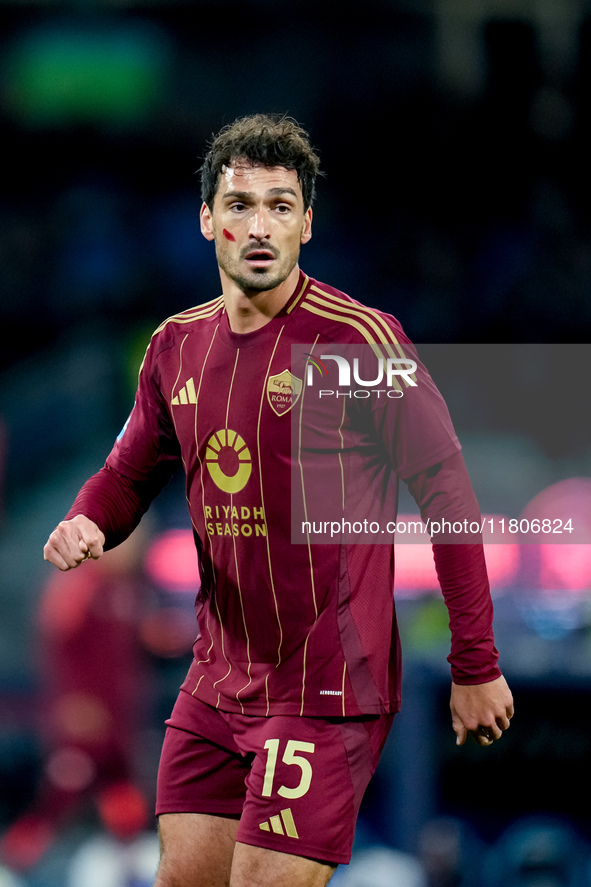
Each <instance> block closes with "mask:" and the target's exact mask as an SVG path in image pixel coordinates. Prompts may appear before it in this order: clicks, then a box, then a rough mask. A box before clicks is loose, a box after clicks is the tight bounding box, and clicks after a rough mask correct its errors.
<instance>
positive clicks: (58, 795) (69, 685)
mask: <svg viewBox="0 0 591 887" xmlns="http://www.w3.org/2000/svg"><path fill="white" fill-rule="evenodd" d="M144 544H145V533H144V532H143V531H142V530H140V531H138V532H136V533H134V534H133V535H131V536H130V537H129V539H127V540H126V541H125V542H124V543H123V544H122V545H120V546H119V547H118V548H116V549H114V550H113V551H111V552H109V553H108V554H107V556H106V557H105V558H102V559H101V560H100V562H97V563H96V565H95V568H94V569H92V570H80V571H79V572H77V573H71V574H67V575H64V574H63V573H56V574H55V575H52V576H51V578H50V580H49V581H48V583H47V585H46V586H45V588H44V590H43V593H42V596H41V600H40V605H39V612H38V618H37V635H38V661H37V666H38V672H39V676H40V681H41V687H42V693H43V696H42V699H41V705H40V710H39V724H38V730H39V735H40V739H41V744H42V749H43V762H42V775H41V780H40V784H39V786H38V789H37V793H36V796H35V797H34V799H33V800H32V802H31V804H30V805H29V807H28V809H27V810H26V811H25V812H24V813H23V814H22V815H21V816H20V817H19V818H18V819H17V820H16V822H14V823H13V824H12V826H11V827H10V828H9V829H8V830H7V832H6V833H5V834H4V835H3V836H2V839H1V840H0V854H1V856H2V858H3V859H4V860H5V861H6V862H8V863H9V864H10V865H12V866H13V867H14V868H17V869H28V868H30V867H31V866H34V865H35V864H36V863H37V862H38V861H39V859H40V858H41V857H42V856H43V854H44V853H45V852H46V851H47V850H48V849H49V848H50V847H51V846H52V845H53V844H54V842H55V841H56V840H57V839H58V838H59V837H60V835H61V833H62V831H63V830H64V829H65V828H66V827H67V826H68V825H70V824H71V823H72V822H73V821H74V818H75V817H76V816H80V814H84V815H86V816H89V815H90V816H93V815H94V813H98V818H99V820H100V822H101V824H102V826H103V827H104V828H105V829H106V830H107V831H108V832H109V833H110V834H111V835H113V836H115V837H116V838H118V839H122V840H128V839H130V838H133V837H135V836H136V835H137V834H138V833H139V832H140V831H141V830H142V829H143V828H144V827H146V826H147V824H148V821H149V815H148V798H147V797H146V792H145V791H144V788H143V786H140V785H139V784H138V781H139V780H138V773H137V766H136V761H137V753H138V743H139V735H140V730H141V729H142V727H144V726H145V723H146V710H147V705H148V700H149V695H148V691H149V671H148V668H149V665H148V656H147V654H146V651H145V649H144V647H143V643H142V640H141V631H140V628H141V622H142V618H143V616H144V614H145V612H146V604H147V600H146V598H147V596H146V588H145V585H146V583H145V581H143V578H142V557H143V552H144Z"/></svg>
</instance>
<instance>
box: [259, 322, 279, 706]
mask: <svg viewBox="0 0 591 887" xmlns="http://www.w3.org/2000/svg"><path fill="white" fill-rule="evenodd" d="M284 329H285V324H283V325H282V327H281V329H280V330H279V332H278V333H277V338H276V339H275V344H274V345H273V350H272V351H271V356H270V358H269V363H268V365H267V372H266V373H265V377H264V379H263V386H262V388H261V399H260V402H259V416H258V420H257V457H258V462H259V484H260V490H261V506H262V509H263V514H264V515H266V514H267V509H266V508H265V492H264V490H263V465H262V462H261V418H262V415H263V406H264V404H265V391H266V382H267V379H268V377H269V373H270V372H271V366H272V365H273V358H274V357H275V352H276V351H277V346H278V345H279V340H280V339H281V336H282V334H283V330H284ZM269 530H270V527H269V528H267V534H266V544H267V562H268V564H269V581H270V583H271V592H272V594H273V602H274V604H275V615H276V616H277V627H278V628H279V644H278V646H277V665H276V666H275V667H276V668H278V667H279V666H280V665H281V655H282V650H281V648H282V646H283V626H282V625H281V617H280V615H279V605H278V604H277V592H276V590H275V579H274V577H273V564H272V563H271V542H270V538H269V537H270V532H269ZM265 691H266V694H267V714H268V713H269V704H270V700H269V686H268V682H267V681H265Z"/></svg>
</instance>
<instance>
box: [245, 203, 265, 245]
mask: <svg viewBox="0 0 591 887" xmlns="http://www.w3.org/2000/svg"><path fill="white" fill-rule="evenodd" d="M248 233H249V235H250V236H251V237H254V238H256V239H257V240H264V239H265V238H266V237H269V236H270V231H269V220H268V218H267V213H266V212H265V211H264V210H262V209H259V210H257V211H256V212H254V213H253V214H252V216H251V219H250V227H249V230H248Z"/></svg>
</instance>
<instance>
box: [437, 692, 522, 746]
mask: <svg viewBox="0 0 591 887" xmlns="http://www.w3.org/2000/svg"><path fill="white" fill-rule="evenodd" d="M450 708H451V719H452V725H453V728H454V731H455V734H456V745H463V744H464V742H465V741H466V738H467V737H468V736H471V737H472V739H474V741H475V742H477V743H478V745H483V746H487V745H492V743H493V742H494V741H495V739H500V738H501V736H502V735H503V731H505V730H508V729H509V726H510V722H511V718H512V717H513V696H512V695H511V691H510V690H509V687H508V685H507V681H506V680H505V678H504V677H503V676H502V675H501V677H499V678H496V680H494V681H489V683H487V684H471V685H460V684H452V685H451V701H450Z"/></svg>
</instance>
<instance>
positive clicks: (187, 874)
mask: <svg viewBox="0 0 591 887" xmlns="http://www.w3.org/2000/svg"><path fill="white" fill-rule="evenodd" d="M237 828H238V820H237V819H226V818H224V817H222V816H208V815H206V814H202V813H164V814H162V815H161V816H160V817H159V821H158V831H159V834H160V865H159V866H158V874H157V877H156V882H155V885H154V887H228V885H229V884H230V872H231V868H232V860H233V857H234V850H235V847H236V830H237Z"/></svg>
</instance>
